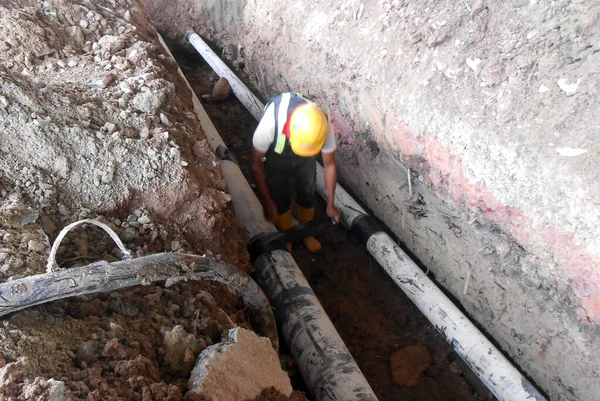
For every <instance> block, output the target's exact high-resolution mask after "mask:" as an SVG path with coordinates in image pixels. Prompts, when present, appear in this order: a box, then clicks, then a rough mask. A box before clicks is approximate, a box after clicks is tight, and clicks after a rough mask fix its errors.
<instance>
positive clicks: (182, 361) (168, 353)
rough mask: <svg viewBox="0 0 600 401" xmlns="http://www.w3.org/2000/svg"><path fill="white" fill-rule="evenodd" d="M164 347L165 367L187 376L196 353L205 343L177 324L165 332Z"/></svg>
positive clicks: (204, 346)
mask: <svg viewBox="0 0 600 401" xmlns="http://www.w3.org/2000/svg"><path fill="white" fill-rule="evenodd" d="M164 347H165V360H164V362H165V365H166V367H167V369H169V370H170V371H171V372H173V373H176V374H179V375H181V376H188V375H189V373H190V371H191V370H192V367H193V366H194V362H195V361H196V355H197V354H198V353H199V352H200V351H202V350H203V349H204V348H206V343H205V342H204V340H202V339H199V340H198V339H196V337H195V336H194V335H193V334H188V333H187V332H186V331H185V329H184V328H183V326H179V325H177V326H175V327H173V329H172V330H169V331H167V332H165V335H164Z"/></svg>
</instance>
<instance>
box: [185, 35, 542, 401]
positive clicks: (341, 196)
mask: <svg viewBox="0 0 600 401" xmlns="http://www.w3.org/2000/svg"><path fill="white" fill-rule="evenodd" d="M187 39H188V40H189V41H190V43H191V44H192V45H193V46H194V48H196V50H198V52H199V53H200V55H201V56H202V57H203V58H204V59H205V60H207V62H208V63H209V64H210V65H211V67H212V68H213V69H214V70H215V72H216V73H217V74H218V75H219V76H225V77H227V79H228V81H229V83H230V84H231V86H232V90H233V92H234V93H235V94H236V96H237V97H238V99H239V100H240V102H242V104H244V106H245V107H246V108H247V109H248V111H249V112H250V113H252V115H253V116H254V118H256V119H257V120H258V119H260V117H261V113H262V107H257V105H260V106H262V103H261V102H260V101H259V100H258V98H256V96H254V95H253V94H252V92H251V91H250V90H249V89H248V88H247V87H246V86H245V85H244V84H243V83H242V82H241V81H240V80H239V79H233V78H231V79H230V77H233V76H235V75H234V74H233V72H232V71H231V70H230V69H229V68H228V67H227V66H226V65H225V64H224V63H223V62H222V61H221V60H219V59H218V56H216V55H215V54H214V52H212V50H211V49H210V48H209V47H208V45H206V43H204V41H202V39H201V38H200V36H198V34H196V33H193V32H188V34H187ZM211 53H212V54H211ZM215 59H217V60H218V62H217V61H215ZM209 60H210V61H209ZM238 94H239V95H238ZM317 189H318V191H319V193H320V194H321V196H322V197H323V198H325V199H327V191H326V189H325V186H324V181H323V168H322V167H321V166H320V165H319V164H317ZM335 205H336V207H337V208H338V209H339V210H340V212H341V213H342V222H343V223H344V225H345V226H347V227H348V228H350V229H351V230H352V231H353V232H354V233H355V234H356V235H357V236H358V237H359V238H360V239H362V241H364V243H365V245H366V247H367V249H368V251H369V253H370V254H371V255H372V256H373V257H375V259H376V260H377V261H378V262H379V264H380V265H381V266H382V267H383V269H384V270H385V271H386V272H387V273H388V275H389V276H390V277H391V278H392V279H393V280H394V282H395V283H396V284H397V285H398V287H400V288H401V289H402V291H404V293H405V294H406V295H407V296H408V297H409V298H410V299H411V300H412V301H413V302H414V303H415V305H416V306H417V307H418V308H419V310H420V311H421V312H422V313H423V314H424V315H425V316H426V317H427V318H428V319H429V321H430V322H431V323H432V324H433V325H434V326H435V327H436V329H437V330H438V331H439V332H440V333H441V334H442V335H443V336H444V337H445V338H446V340H447V341H448V342H449V343H450V344H451V345H452V347H453V348H454V350H455V351H456V352H457V353H458V355H460V357H461V358H462V359H463V360H464V361H465V362H466V363H467V365H468V366H469V367H470V368H471V369H472V370H473V372H475V374H477V376H478V377H479V379H480V380H481V381H482V382H483V383H484V384H485V385H486V386H487V388H488V389H489V390H490V391H491V392H492V393H493V394H494V395H495V396H496V398H498V400H500V401H527V400H535V401H542V400H546V398H545V397H544V396H543V395H541V394H540V392H539V391H538V390H537V389H536V388H535V387H534V386H533V385H532V384H531V383H530V382H529V380H527V378H526V377H524V376H523V375H522V374H521V373H520V372H519V371H518V370H517V369H516V368H515V367H514V366H513V365H512V364H511V363H510V361H509V360H508V359H507V358H506V357H505V356H504V355H503V354H502V353H501V352H500V351H499V350H498V349H497V348H496V347H495V346H494V345H493V344H492V343H491V342H490V341H489V340H488V339H487V338H486V337H485V336H484V335H483V334H482V333H481V332H480V331H479V330H478V329H477V328H476V327H475V325H473V323H472V322H471V321H470V320H469V319H468V318H467V317H466V316H465V315H464V314H463V313H462V312H461V311H460V310H459V309H458V308H457V307H456V305H454V304H453V303H452V301H451V300H450V299H449V298H448V297H447V296H446V295H445V294H444V293H443V292H442V291H441V290H440V289H439V288H438V287H437V286H436V285H435V284H434V283H433V281H431V280H430V279H429V277H427V276H426V275H425V273H424V272H423V271H422V270H421V269H420V268H419V267H418V266H417V265H416V264H415V262H414V261H412V260H411V259H410V257H409V256H408V255H407V254H406V253H405V252H404V251H403V250H402V249H401V248H400V246H398V244H396V243H395V242H394V241H393V240H392V239H391V238H390V236H389V235H387V234H386V233H385V232H384V230H383V229H382V227H383V226H381V225H380V224H379V222H378V221H377V220H376V219H374V218H373V217H371V216H369V215H368V214H367V212H365V211H364V210H363V208H362V207H360V205H359V204H358V203H357V202H356V201H355V200H354V199H352V197H351V196H350V195H349V194H348V193H347V192H346V191H345V190H344V188H342V187H341V186H340V185H338V186H337V188H336V193H335ZM263 279H264V278H263Z"/></svg>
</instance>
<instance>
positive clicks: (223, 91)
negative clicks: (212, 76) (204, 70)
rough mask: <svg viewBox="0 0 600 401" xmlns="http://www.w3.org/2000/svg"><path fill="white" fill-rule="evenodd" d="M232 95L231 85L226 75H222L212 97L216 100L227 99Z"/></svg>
mask: <svg viewBox="0 0 600 401" xmlns="http://www.w3.org/2000/svg"><path fill="white" fill-rule="evenodd" d="M229 95H231V85H229V81H228V80H227V78H225V77H221V78H220V79H219V80H218V81H217V83H216V84H215V86H214V88H213V92H212V98H213V99H214V100H216V101H222V100H225V99H227V98H228V97H229Z"/></svg>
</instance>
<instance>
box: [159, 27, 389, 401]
mask: <svg viewBox="0 0 600 401" xmlns="http://www.w3.org/2000/svg"><path fill="white" fill-rule="evenodd" d="M159 38H160V36H159ZM160 40H161V41H162V38H160ZM162 44H163V46H164V48H165V51H167V52H168V53H169V54H170V51H169V49H168V48H167V46H166V45H165V43H164V42H162ZM206 48H207V49H208V46H206ZM211 52H212V51H211ZM213 54H214V53H213ZM214 57H216V55H214ZM216 58H217V59H218V57H216ZM219 61H220V60H219ZM213 68H214V67H213ZM179 74H180V75H181V76H182V77H183V79H185V76H184V75H183V73H182V72H181V70H179ZM231 82H232V81H231V80H230V83H231ZM186 83H187V80H186ZM187 85H188V87H189V83H187ZM189 88H190V91H191V92H192V97H193V103H194V108H195V112H196V115H197V116H198V119H199V120H200V123H201V125H202V128H203V129H204V131H205V133H206V136H207V139H208V141H209V143H210V144H211V146H212V148H213V150H214V151H215V152H216V153H217V154H218V155H221V156H222V160H221V169H222V171H223V175H224V177H225V181H226V182H227V185H228V187H229V191H230V194H231V197H232V199H233V207H234V210H235V214H236V216H237V218H238V220H239V221H240V223H241V226H242V227H243V229H244V232H245V234H246V237H247V238H248V239H251V238H253V237H255V236H256V235H258V234H262V233H269V232H277V229H276V228H275V226H274V225H273V224H272V223H270V222H268V221H266V220H265V218H264V214H263V210H262V206H261V204H260V202H259V200H258V199H257V197H256V195H255V194H254V191H253V190H252V188H251V187H250V185H249V184H248V182H247V181H246V179H245V177H244V175H243V174H242V172H241V170H240V168H239V166H238V165H237V163H235V161H234V160H231V158H229V157H226V154H227V153H228V152H227V151H226V148H225V145H224V143H223V140H222V139H221V137H220V136H219V134H218V133H217V130H216V129H215V127H214V125H213V123H212V121H211V120H210V118H209V117H208V115H207V114H206V111H205V110H204V108H203V107H202V105H201V104H200V102H199V101H198V99H197V97H196V95H195V94H194V91H193V90H192V89H191V87H189ZM258 104H260V102H257V103H256V104H255V106H256V105H258ZM254 109H255V110H256V111H257V112H258V110H259V109H260V110H261V111H262V106H259V107H258V108H257V107H254ZM254 268H255V279H256V281H257V283H258V284H259V285H260V286H261V288H262V290H263V291H264V292H265V294H266V295H267V298H268V299H269V302H270V304H271V307H272V308H273V310H274V312H275V319H276V321H277V322H278V325H279V326H280V330H281V333H282V334H283V337H284V339H285V341H286V344H287V345H288V347H289V348H290V350H291V353H292V356H293V357H294V358H295V359H296V362H297V365H298V369H299V371H300V373H301V375H302V377H303V379H304V381H305V382H306V384H307V386H308V388H309V389H310V392H311V394H312V395H313V396H314V398H315V399H316V400H317V401H377V397H376V396H375V393H374V392H373V389H372V388H371V386H370V385H369V383H368V382H367V380H366V379H365V377H364V375H363V374H362V372H361V371H360V369H359V367H358V365H357V364H356V361H355V360H354V358H352V355H351V354H350V351H348V348H347V347H346V345H345V344H344V342H343V341H342V339H341V337H340V336H339V334H338V332H337V331H336V329H335V327H334V326H333V323H332V322H331V320H330V319H329V317H328V316H327V314H326V313H325V310H324V309H323V307H322V306H321V304H320V302H319V300H318V299H317V297H316V296H315V294H314V292H313V290H312V288H311V287H310V285H309V284H308V282H307V281H306V278H305V277H304V275H303V274H302V272H301V271H300V268H299V267H298V265H297V264H296V262H295V261H294V258H292V256H291V255H290V254H289V253H288V252H287V251H283V250H275V251H272V252H266V253H264V254H262V255H260V256H258V257H257V259H256V260H255V262H254Z"/></svg>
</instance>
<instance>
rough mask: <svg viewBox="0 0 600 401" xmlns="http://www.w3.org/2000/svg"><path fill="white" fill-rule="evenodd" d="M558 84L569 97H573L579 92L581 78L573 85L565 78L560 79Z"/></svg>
mask: <svg viewBox="0 0 600 401" xmlns="http://www.w3.org/2000/svg"><path fill="white" fill-rule="evenodd" d="M556 83H557V84H558V87H559V88H560V89H562V90H563V92H565V93H566V94H567V96H571V95H573V94H575V92H577V88H578V87H579V84H580V83H581V78H578V79H577V82H575V83H572V84H570V83H568V82H567V80H566V79H564V78H561V79H559V80H558V81H557V82H556Z"/></svg>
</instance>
